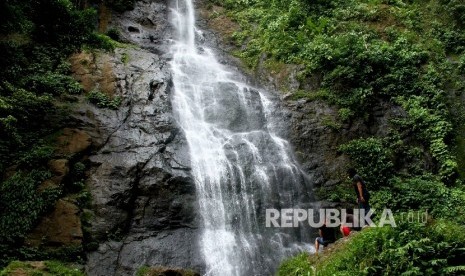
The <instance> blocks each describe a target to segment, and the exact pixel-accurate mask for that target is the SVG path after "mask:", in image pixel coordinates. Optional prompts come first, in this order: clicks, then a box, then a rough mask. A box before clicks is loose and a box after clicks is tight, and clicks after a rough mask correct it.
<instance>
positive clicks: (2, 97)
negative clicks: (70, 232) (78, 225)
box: [0, 0, 134, 275]
mask: <svg viewBox="0 0 465 276" xmlns="http://www.w3.org/2000/svg"><path fill="white" fill-rule="evenodd" d="M98 3H99V1H79V0H75V1H71V0H45V1H37V0H35V1H26V0H6V1H2V2H1V3H0V20H1V22H0V64H2V66H1V67H0V156H1V158H0V177H2V178H1V179H0V180H1V182H0V267H1V266H4V265H6V264H7V263H8V262H9V261H10V260H13V259H22V260H23V259H47V258H57V259H61V260H67V261H75V260H78V259H80V258H81V256H82V248H81V247H79V248H71V247H70V248H63V250H56V251H54V252H46V251H44V250H42V249H40V248H37V249H34V248H27V247H23V242H24V239H25V237H26V235H27V234H28V233H29V232H30V231H31V230H32V229H33V228H34V227H35V226H36V225H37V223H38V220H39V219H40V217H41V216H42V215H44V214H45V213H47V212H49V211H50V210H51V209H52V208H53V206H54V204H55V202H56V200H57V199H58V198H59V197H60V196H62V195H63V193H65V192H67V191H65V190H64V189H63V188H62V187H60V188H53V189H45V190H44V191H39V190H38V189H37V188H38V186H39V185H40V183H42V182H43V181H44V180H45V179H47V178H49V177H50V176H51V174H50V172H49V169H48V166H47V162H48V161H49V160H50V159H51V158H53V157H55V158H56V157H57V156H55V155H56V154H55V146H56V145H55V144H54V143H55V142H54V141H55V138H56V136H57V135H59V130H60V129H61V128H63V127H64V126H66V124H67V119H68V118H67V114H68V111H67V110H68V108H69V106H70V105H72V104H73V102H75V101H76V96H77V95H79V94H81V93H82V92H83V91H82V87H81V85H80V84H79V83H78V82H76V81H75V80H74V78H73V77H71V70H70V64H69V62H68V58H69V56H70V55H71V54H72V53H75V52H77V51H80V50H82V49H84V48H85V49H96V48H99V49H105V50H112V49H114V47H115V45H116V44H117V43H116V42H115V41H113V40H111V39H110V38H109V37H108V36H105V35H103V34H98V33H96V32H95V26H96V24H97V12H96V10H95V9H94V8H85V7H92V6H94V7H96V4H98ZM106 3H107V4H108V5H109V6H110V7H112V8H114V9H117V10H125V9H128V8H130V7H131V6H132V5H133V3H134V1H133V0H109V1H106ZM109 104H111V107H112V108H116V107H117V105H118V102H110V103H109ZM76 165H80V167H82V163H76ZM75 167H76V166H75ZM71 175H72V176H71V177H70V179H69V181H71V182H73V183H74V182H75V183H77V184H76V185H74V184H73V183H72V184H73V185H74V186H72V187H71V188H69V189H74V188H75V186H77V185H78V184H79V183H82V179H83V177H84V175H83V172H82V168H78V169H75V168H72V169H71ZM81 186H82V185H81ZM81 188H82V187H80V189H81ZM73 192H76V191H73ZM67 275H68V274H67Z"/></svg>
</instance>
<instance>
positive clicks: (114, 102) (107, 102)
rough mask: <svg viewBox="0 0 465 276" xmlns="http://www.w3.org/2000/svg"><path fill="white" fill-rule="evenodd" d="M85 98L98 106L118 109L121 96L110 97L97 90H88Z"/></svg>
mask: <svg viewBox="0 0 465 276" xmlns="http://www.w3.org/2000/svg"><path fill="white" fill-rule="evenodd" d="M87 99H88V100H89V102H91V103H93V104H95V105H96V106H98V107H100V108H110V109H118V107H119V106H120V105H121V103H122V99H121V97H115V98H113V99H112V98H110V97H109V96H108V95H106V94H104V93H102V92H100V91H98V90H93V91H90V92H89V94H87Z"/></svg>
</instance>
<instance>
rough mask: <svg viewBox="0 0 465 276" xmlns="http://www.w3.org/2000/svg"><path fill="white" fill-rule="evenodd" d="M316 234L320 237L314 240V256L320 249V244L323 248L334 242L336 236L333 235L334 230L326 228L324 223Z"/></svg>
mask: <svg viewBox="0 0 465 276" xmlns="http://www.w3.org/2000/svg"><path fill="white" fill-rule="evenodd" d="M318 232H319V233H320V236H319V237H318V238H316V239H315V254H318V250H319V249H320V244H321V245H323V246H327V245H328V244H330V243H333V242H334V241H336V235H335V233H334V229H333V228H329V227H327V226H326V223H325V224H323V226H321V227H320V229H319V230H318Z"/></svg>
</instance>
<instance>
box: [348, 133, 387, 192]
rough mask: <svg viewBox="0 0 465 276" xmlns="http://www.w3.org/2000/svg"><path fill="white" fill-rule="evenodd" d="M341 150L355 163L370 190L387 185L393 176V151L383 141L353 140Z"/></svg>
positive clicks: (373, 139) (375, 139) (372, 139)
mask: <svg viewBox="0 0 465 276" xmlns="http://www.w3.org/2000/svg"><path fill="white" fill-rule="evenodd" d="M340 150H341V151H342V152H344V153H346V154H347V155H349V156H350V158H351V159H352V160H353V161H354V163H355V165H356V169H357V171H358V172H359V174H360V175H363V176H364V179H365V180H366V181H367V185H368V187H369V188H372V189H373V188H375V187H379V186H385V185H387V183H388V180H389V179H390V177H391V176H392V174H393V162H392V157H391V151H390V150H389V148H388V147H386V146H385V145H384V142H383V140H382V139H379V138H374V137H371V138H367V139H358V140H352V141H350V142H349V143H347V144H345V145H342V146H341V147H340Z"/></svg>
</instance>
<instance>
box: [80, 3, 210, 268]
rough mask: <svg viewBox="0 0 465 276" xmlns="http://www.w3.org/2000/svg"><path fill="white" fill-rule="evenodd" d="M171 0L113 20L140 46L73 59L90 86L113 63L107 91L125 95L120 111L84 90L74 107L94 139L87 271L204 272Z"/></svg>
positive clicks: (89, 182) (139, 5)
mask: <svg viewBox="0 0 465 276" xmlns="http://www.w3.org/2000/svg"><path fill="white" fill-rule="evenodd" d="M165 2H166V1H139V2H137V3H136V5H135V8H134V10H132V11H128V12H125V13H123V14H116V15H114V16H113V18H112V20H111V21H110V25H111V26H112V27H113V28H117V29H118V30H120V31H121V33H122V37H123V39H124V40H125V41H127V42H131V43H134V44H137V45H138V46H140V47H141V48H139V47H128V48H118V49H116V50H115V53H114V54H108V53H102V52H101V53H95V54H93V55H92V56H91V57H89V56H88V55H80V56H79V55H78V57H77V58H76V60H75V62H72V63H73V64H74V66H73V70H74V72H75V74H76V75H78V76H79V75H80V76H86V77H85V78H82V81H85V82H86V83H85V85H86V86H87V87H89V88H91V87H97V88H98V87H100V86H101V85H100V82H101V80H102V79H103V78H104V75H103V74H102V72H103V71H104V68H111V70H107V71H108V72H111V78H110V79H111V80H112V85H111V86H110V85H108V86H107V87H108V91H105V94H107V95H111V96H112V97H121V99H122V104H121V106H120V107H119V108H118V109H117V110H111V109H104V108H97V107H96V106H94V105H92V104H90V103H88V102H87V101H86V100H84V99H83V100H82V103H81V104H80V105H79V106H78V107H77V108H76V110H75V114H74V116H73V117H74V123H75V125H76V127H77V128H79V129H81V130H82V131H85V132H86V133H88V134H89V136H90V137H91V139H92V151H93V152H92V153H91V154H90V156H89V163H90V166H91V168H90V171H89V177H88V180H87V183H86V184H87V187H88V189H89V191H90V193H91V198H92V200H91V208H89V209H90V211H88V213H89V214H90V217H91V219H90V221H89V224H90V226H89V227H88V228H87V232H88V233H89V236H90V238H89V239H90V241H92V242H97V243H98V244H99V246H98V249H97V250H96V251H93V252H90V253H89V255H88V263H87V266H86V272H87V273H88V275H134V274H135V272H136V271H137V269H138V268H139V267H141V266H144V265H147V266H166V267H183V268H193V269H195V270H196V271H201V272H202V271H204V264H203V260H202V258H201V257H200V256H201V253H200V251H199V245H198V240H199V237H198V236H199V230H198V224H199V222H198V220H199V215H198V213H197V209H198V208H197V206H196V204H197V201H196V197H195V184H194V182H193V180H192V177H191V174H190V167H189V166H190V160H189V152H188V147H187V143H186V140H185V137H184V134H183V132H182V130H181V129H179V127H178V125H177V123H176V120H175V119H174V118H173V116H172V105H171V93H172V88H173V85H172V80H171V73H170V68H169V64H168V60H167V59H166V57H167V56H169V55H167V54H166V53H167V49H168V47H167V45H169V43H170V41H169V40H170V38H171V31H170V26H169V22H168V7H167V4H166V3H165ZM79 57H81V58H82V59H83V60H84V62H79ZM79 64H82V66H84V67H85V68H81V66H79ZM108 75H109V74H108ZM109 76H110V75H109ZM78 79H79V78H78ZM91 89H93V88H91Z"/></svg>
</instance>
